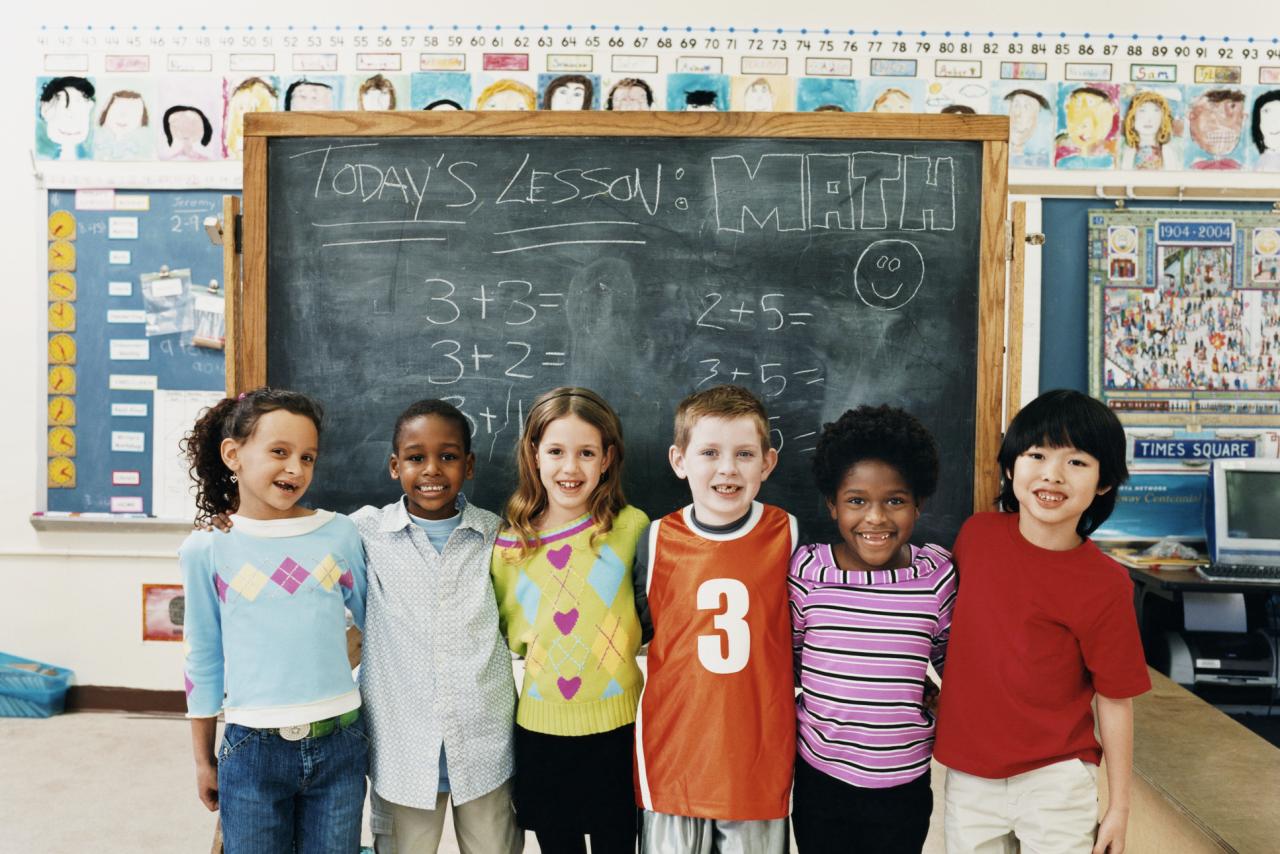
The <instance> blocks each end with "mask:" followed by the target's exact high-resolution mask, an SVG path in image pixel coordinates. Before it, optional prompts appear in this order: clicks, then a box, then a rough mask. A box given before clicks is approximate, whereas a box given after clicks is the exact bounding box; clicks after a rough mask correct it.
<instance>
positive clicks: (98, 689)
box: [66, 685, 187, 714]
mask: <svg viewBox="0 0 1280 854" xmlns="http://www.w3.org/2000/svg"><path fill="white" fill-rule="evenodd" d="M66 710H67V711H68V712H88V711H101V712H106V711H110V712H179V713H183V714H185V713H186V711H187V695H186V694H185V693H183V692H182V691H147V690H144V689H142V688H112V687H110V686H107V685H72V686H71V687H70V688H68V689H67V704H66Z"/></svg>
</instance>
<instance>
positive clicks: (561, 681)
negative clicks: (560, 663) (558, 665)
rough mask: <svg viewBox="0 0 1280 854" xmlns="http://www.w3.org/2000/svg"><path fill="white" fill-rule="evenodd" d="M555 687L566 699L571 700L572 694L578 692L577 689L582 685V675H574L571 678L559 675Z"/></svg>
mask: <svg viewBox="0 0 1280 854" xmlns="http://www.w3.org/2000/svg"><path fill="white" fill-rule="evenodd" d="M556 687H557V688H559V689H560V694H561V695H562V696H563V697H564V698H565V699H566V700H572V699H573V695H574V694H576V693H578V689H579V688H581V687H582V677H581V676H575V677H573V678H572V679H565V678H564V677H563V676H561V677H559V678H557V679H556Z"/></svg>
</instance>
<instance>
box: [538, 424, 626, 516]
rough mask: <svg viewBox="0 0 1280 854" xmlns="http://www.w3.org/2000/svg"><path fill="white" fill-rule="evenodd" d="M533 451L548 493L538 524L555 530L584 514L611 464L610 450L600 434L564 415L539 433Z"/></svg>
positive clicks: (539, 473) (540, 478) (544, 487)
mask: <svg viewBox="0 0 1280 854" xmlns="http://www.w3.org/2000/svg"><path fill="white" fill-rule="evenodd" d="M535 451H536V458H537V462H538V479H539V480H540V481H541V482H542V488H543V489H545V490H546V493H547V509H546V512H545V513H543V514H542V518H541V519H539V520H537V522H538V524H539V525H540V526H542V527H544V528H551V527H556V526H558V525H561V524H564V523H565V522H571V521H573V520H574V519H577V518H578V517H579V516H581V515H583V514H584V513H586V512H587V510H588V508H589V507H590V506H591V496H592V494H593V493H594V492H595V491H596V487H597V486H598V485H599V484H600V478H601V477H603V476H604V474H605V472H606V471H608V469H609V464H610V463H611V462H612V461H613V448H609V449H607V450H606V449H605V447H604V439H603V438H602V437H601V435H600V431H599V430H598V429H597V428H596V427H594V426H593V425H591V424H589V423H587V422H586V421H584V420H583V419H581V418H579V417H578V416H576V415H563V416H561V417H560V418H557V419H555V420H554V421H552V422H551V423H549V424H548V425H547V426H546V429H544V430H543V431H542V436H541V437H540V438H539V440H538V444H537V447H536V448H535Z"/></svg>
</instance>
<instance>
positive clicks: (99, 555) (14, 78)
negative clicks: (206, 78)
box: [0, 0, 1280, 689]
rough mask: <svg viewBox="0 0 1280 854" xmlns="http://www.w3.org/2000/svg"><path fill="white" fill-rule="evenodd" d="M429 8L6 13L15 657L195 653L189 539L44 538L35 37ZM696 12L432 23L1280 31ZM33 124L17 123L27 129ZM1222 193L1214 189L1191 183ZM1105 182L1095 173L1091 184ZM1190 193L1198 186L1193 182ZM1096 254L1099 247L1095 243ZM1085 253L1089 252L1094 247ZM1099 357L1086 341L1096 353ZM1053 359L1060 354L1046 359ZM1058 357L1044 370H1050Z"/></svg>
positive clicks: (718, 4) (4, 142)
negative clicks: (154, 610) (173, 598)
mask: <svg viewBox="0 0 1280 854" xmlns="http://www.w3.org/2000/svg"><path fill="white" fill-rule="evenodd" d="M424 8H425V7H423V5H422V4H419V3H409V2H406V0H398V2H391V3H384V4H381V5H380V6H379V7H378V10H377V13H376V15H374V16H371V17H367V18H366V17H356V16H355V14H353V13H352V12H350V11H348V10H343V11H337V10H336V9H327V10H324V11H323V12H320V13H317V6H316V4H315V3H313V2H301V0H277V2H275V3H273V4H271V5H270V7H268V9H269V10H268V11H264V7H263V5H262V4H260V3H249V2H246V0H224V2H222V3H219V4H217V5H216V6H215V7H208V6H206V7H191V6H183V5H180V4H155V3H144V2H141V0H117V2H116V3H113V4H109V5H104V4H101V3H92V4H91V3H88V2H84V0H73V2H66V3H62V4H59V5H58V7H57V8H56V10H54V11H52V12H49V13H44V12H42V11H41V10H40V7H39V6H38V5H37V4H19V6H18V7H17V8H15V9H10V10H7V11H6V18H7V20H6V24H7V26H6V27H5V28H3V29H4V31H3V36H2V39H3V41H2V42H0V57H3V59H2V60H0V62H3V67H4V69H5V71H6V72H7V73H6V75H5V80H6V82H7V84H8V85H7V86H5V87H4V88H3V89H2V90H0V109H2V110H3V113H2V114H3V115H6V116H9V117H10V122H9V127H10V133H9V134H7V135H0V164H3V166H0V175H3V187H4V190H5V192H4V194H3V198H4V200H5V204H4V206H3V209H2V210H0V222H2V224H3V230H2V231H0V233H3V234H4V235H5V238H6V244H7V249H8V251H7V252H6V253H5V258H6V260H7V261H8V269H7V270H6V274H7V275H6V277H5V281H4V284H3V285H2V286H0V287H3V293H4V297H3V303H2V305H3V311H0V365H3V380H2V381H0V382H3V386H2V387H3V389H4V392H5V394H4V410H5V414H6V416H7V417H5V418H3V419H0V471H3V476H0V590H3V591H4V593H3V595H0V650H3V651H6V652H11V653H16V654H19V655H24V656H27V657H33V658H38V659H42V660H46V661H49V662H52V663H55V664H60V665H64V666H68V667H71V668H72V669H74V670H75V671H76V672H77V681H78V683H79V684H82V685H86V684H87V685H110V686H123V687H131V688H144V689H177V688H178V687H179V686H180V684H181V676H180V672H181V650H180V645H179V644H158V643H151V644H144V643H143V642H142V641H141V640H140V639H139V638H140V636H141V603H140V598H141V585H142V584H143V583H174V582H177V581H178V580H179V576H178V572H177V566H176V560H175V558H174V555H175V552H176V549H177V547H178V545H179V543H180V542H181V539H182V535H181V534H180V533H175V532H166V533H147V534H127V533H111V532H105V533H104V532H89V531H78V532H57V533H53V532H37V531H35V530H34V529H33V528H32V527H31V525H30V523H29V521H28V520H29V516H30V513H31V511H32V510H34V509H35V508H36V500H37V472H38V470H39V469H40V468H42V467H43V466H44V464H45V461H44V459H37V458H36V457H37V454H36V449H37V448H38V447H39V437H40V435H41V433H42V431H43V430H44V429H45V428H44V424H43V418H44V400H45V395H44V388H43V383H44V350H45V345H44V336H43V334H42V333H41V331H40V328H39V326H38V324H37V322H36V321H37V319H38V318H39V316H40V312H42V311H44V304H45V282H44V268H43V263H42V257H43V253H44V251H45V250H44V228H45V225H44V211H43V206H42V204H41V202H40V194H39V193H37V191H36V186H35V180H34V177H33V166H34V164H33V161H32V159H31V155H30V149H31V140H32V139H33V134H34V126H33V121H34V111H33V109H32V84H33V80H34V78H35V76H36V75H37V74H38V73H39V69H40V68H41V64H40V58H39V52H38V51H37V49H36V44H35V41H34V35H35V33H36V31H37V30H38V28H39V26H40V25H41V24H45V25H48V26H49V27H50V29H52V30H56V29H58V28H60V27H61V26H62V25H63V24H75V25H83V24H90V23H91V24H93V25H95V27H106V26H107V25H110V24H113V23H114V24H117V25H132V24H135V23H136V24H140V25H143V26H144V29H145V27H149V26H154V25H162V26H168V25H178V24H181V25H184V26H188V27H196V26H199V25H200V24H207V25H209V26H210V28H211V29H212V28H215V27H216V28H220V27H221V26H223V25H224V24H225V25H232V26H244V25H250V24H252V25H255V26H264V25H267V24H270V25H272V26H276V27H284V26H287V25H288V24H291V23H292V24H295V25H306V24H310V23H317V24H322V25H326V26H331V25H334V24H341V25H344V26H346V25H354V24H357V23H363V24H366V25H380V24H383V23H386V24H390V25H403V24H405V23H417V24H424V23H427V22H428V19H426V18H425V17H424V16H425V15H426V14H427V13H426V12H425V11H424ZM689 8H690V7H689V6H688V4H687V3H681V2H678V0H654V2H650V3H645V4H631V5H629V6H621V5H619V6H616V7H615V8H614V9H609V8H608V7H606V6H602V5H601V4H599V3H591V4H588V3H584V2H580V0H573V2H559V3H556V4H554V5H552V4H550V3H542V4H535V3H515V2H511V0H493V2H490V3H487V4H485V6H484V9H483V14H484V15H485V18H486V20H485V21H477V20H475V19H474V18H473V13H472V11H471V8H467V7H460V8H459V10H458V11H453V10H450V9H441V10H440V11H435V12H432V13H431V14H432V17H431V19H430V21H431V22H432V23H435V24H437V25H439V24H450V23H459V24H472V25H474V24H476V23H503V24H504V25H506V24H516V23H521V22H524V23H529V24H542V23H547V24H551V25H558V24H565V23H574V24H589V23H598V24H601V25H606V24H607V25H612V24H615V23H616V24H621V25H624V26H625V25H634V24H645V25H646V26H659V25H662V24H667V25H670V26H677V25H679V26H683V25H685V24H688V25H693V26H708V25H717V26H726V27H727V26H729V25H733V26H736V27H739V28H743V27H751V26H759V27H761V28H762V29H763V28H766V27H778V26H784V27H801V26H806V27H819V28H820V27H823V26H830V27H833V28H836V27H844V28H848V27H856V28H858V29H860V30H865V29H868V28H872V27H880V28H884V29H885V30H896V29H899V28H901V29H903V30H906V31H911V30H919V29H922V28H924V29H930V30H936V29H939V28H943V27H948V28H953V29H955V30H957V31H959V30H963V29H972V30H975V31H981V30H986V29H992V30H996V31H1001V30H1004V31H1011V30H1015V29H1022V30H1024V31H1034V30H1036V29H1044V30H1046V31H1049V30H1058V29H1061V30H1067V31H1069V32H1080V31H1082V30H1086V29H1088V28H1090V27H1093V28H1096V31H1104V29H1103V28H1114V29H1115V30H1116V31H1117V32H1139V33H1144V34H1148V33H1155V32H1163V33H1166V34H1171V35H1176V34H1179V33H1184V32H1185V33H1192V34H1194V35H1198V34H1201V33H1207V34H1209V35H1219V36H1220V35H1223V34H1228V35H1231V36H1247V35H1250V34H1253V35H1259V36H1261V35H1265V36H1267V38H1268V40H1269V39H1270V38H1271V36H1273V35H1276V34H1277V32H1280V22H1277V21H1276V20H1275V15H1274V14H1271V16H1270V17H1271V20H1270V21H1268V22H1267V27H1268V30H1269V31H1268V32H1265V33H1262V32H1258V28H1259V22H1258V20H1257V17H1258V16H1257V14H1256V11H1255V10H1256V9H1258V8H1261V7H1259V6H1258V5H1256V4H1245V3H1236V4H1221V5H1218V6H1215V7H1214V8H1213V9H1212V20H1208V17H1209V16H1208V14H1207V12H1206V7H1205V6H1204V4H1203V3H1198V2H1197V3H1192V2H1188V0H1178V2H1169V3H1164V4H1162V6H1161V12H1160V15H1161V17H1160V18H1159V19H1156V18H1155V17H1154V16H1153V14H1152V12H1151V11H1150V9H1151V7H1150V4H1142V3H1130V4H1115V3H1112V2H1107V1H1106V0H1077V2H1075V3H1072V4H1060V5H1058V6H1056V7H1054V6H1040V7H1038V8H1037V7H1035V6H1033V5H1032V4H1026V3H1023V2H1021V1H1020V0H994V2H990V3H988V4H986V8H985V9H983V10H982V11H977V10H976V9H969V10H961V9H960V7H957V6H956V4H955V3H954V2H950V0H929V1H928V2H916V3H912V4H897V5H895V6H891V7H886V6H875V5H872V6H868V5H866V4H862V5H860V6H858V7H856V8H855V7H853V6H850V5H849V4H846V3H836V2H832V0H826V2H812V1H811V2H805V3H793V4H789V5H787V6H786V7H780V8H778V9H776V10H773V11H772V12H762V11H756V10H754V9H752V10H747V9H744V6H743V4H741V3H738V2H728V0H704V2H701V3H699V4H698V5H697V7H696V8H697V12H696V14H695V15H694V16H692V17H691V16H690V13H689V12H688V9H689ZM13 117H17V119H16V120H15V119H13ZM1191 179H1194V180H1201V181H1209V180H1212V176H1209V177H1207V178H1206V177H1204V176H1190V178H1189V179H1188V182H1190V180H1191ZM1081 180H1082V181H1083V182H1086V183H1087V182H1089V181H1090V180H1096V179H1091V178H1090V177H1089V176H1087V175H1086V176H1083V177H1082V178H1081ZM1180 180H1182V179H1180ZM1081 246H1082V247H1083V244H1081ZM1080 251H1083V248H1081V250H1080ZM1080 347H1081V350H1083V344H1081V345H1080ZM1041 349H1042V352H1047V351H1048V344H1047V343H1046V346H1045V347H1042V348H1041ZM1049 361H1051V360H1048V359H1045V360H1042V364H1043V363H1048V362H1049Z"/></svg>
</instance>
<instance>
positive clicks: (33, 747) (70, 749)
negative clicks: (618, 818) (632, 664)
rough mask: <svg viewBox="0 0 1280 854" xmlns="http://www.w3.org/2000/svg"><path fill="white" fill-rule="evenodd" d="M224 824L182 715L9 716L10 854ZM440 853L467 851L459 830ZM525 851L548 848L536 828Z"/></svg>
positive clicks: (937, 775)
mask: <svg viewBox="0 0 1280 854" xmlns="http://www.w3.org/2000/svg"><path fill="white" fill-rule="evenodd" d="M941 781H942V772H941V769H938V768H937V767H935V768H934V798H935V809H934V823H933V831H932V833H931V834H930V836H929V841H928V842H927V843H926V845H925V854H940V852H941V851H942V838H941V837H942V833H941V818H942V817H941V813H940V811H939V809H938V806H939V804H940V803H941V798H940V795H941V789H942V786H941ZM214 822H215V816H214V815H213V814H211V813H209V812H207V811H206V810H205V809H204V807H203V806H201V805H200V802H199V801H198V800H197V799H196V793H195V773H194V771H193V766H192V761H191V728H190V726H189V725H188V724H187V722H186V720H184V719H183V718H181V717H178V716H158V715H157V716H152V715H129V714H94V713H81V714H68V715H59V716H57V717H53V718H48V719H34V718H0V851H3V852H4V853H5V854H85V852H93V854H153V852H154V854H186V852H193V854H205V852H208V851H209V846H210V843H211V841H212V839H213V829H214ZM365 836H366V841H368V838H369V837H368V829H367V825H366V831H365ZM440 851H441V852H442V854H457V851H458V849H457V847H456V845H455V844H454V842H453V833H452V830H451V829H449V828H446V831H445V841H444V843H443V844H442V845H441V847H440ZM525 851H526V852H529V854H536V852H537V851H538V846H537V842H536V841H534V838H533V835H532V834H529V835H528V838H527V840H526V845H525Z"/></svg>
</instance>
